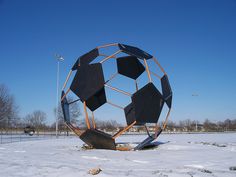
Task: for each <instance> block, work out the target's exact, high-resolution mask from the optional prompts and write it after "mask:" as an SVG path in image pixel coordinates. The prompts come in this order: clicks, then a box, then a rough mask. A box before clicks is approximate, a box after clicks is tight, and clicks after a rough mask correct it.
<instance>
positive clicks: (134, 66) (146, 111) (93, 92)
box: [61, 43, 172, 150]
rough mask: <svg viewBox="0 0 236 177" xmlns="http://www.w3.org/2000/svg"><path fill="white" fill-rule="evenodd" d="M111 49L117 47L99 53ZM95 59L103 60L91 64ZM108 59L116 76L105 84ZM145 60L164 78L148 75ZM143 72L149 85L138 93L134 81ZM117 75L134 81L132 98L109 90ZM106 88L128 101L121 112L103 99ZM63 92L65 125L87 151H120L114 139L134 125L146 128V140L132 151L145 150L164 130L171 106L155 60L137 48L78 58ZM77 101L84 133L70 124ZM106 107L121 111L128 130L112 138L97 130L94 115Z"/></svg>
mask: <svg viewBox="0 0 236 177" xmlns="http://www.w3.org/2000/svg"><path fill="white" fill-rule="evenodd" d="M112 46H116V47H118V51H116V52H115V53H113V54H112V55H109V56H108V55H105V54H102V53H100V49H102V48H109V47H112ZM122 52H123V53H125V54H127V56H122V57H117V55H118V54H119V53H122ZM98 56H102V57H104V58H102V60H101V61H100V62H98V63H91V62H92V61H94V60H95V59H96V58H97V57H98ZM110 59H115V60H116V62H117V69H118V72H117V73H115V74H113V75H112V76H111V77H110V78H109V79H108V80H106V81H105V79H104V75H103V68H102V64H103V63H104V62H106V61H108V60H110ZM141 60H143V62H144V65H143V64H142V63H141V62H140V61H141ZM147 60H153V61H154V63H155V64H156V65H157V66H158V67H159V69H160V70H161V72H162V73H163V76H159V75H158V74H156V73H155V72H153V71H151V70H150V69H149V66H148V63H147ZM74 71H76V74H75V77H74V79H73V81H72V84H71V86H70V87H69V88H68V89H67V90H66V91H64V90H65V88H66V86H67V83H68V80H69V78H70V77H71V74H72V72H74ZM143 72H146V73H147V76H148V80H149V83H148V84H146V85H145V86H144V87H142V88H140V89H139V88H138V84H137V78H138V77H139V76H140V75H141V74H142V73H143ZM118 74H121V75H124V76H126V77H129V78H131V79H133V80H134V81H135V86H136V92H135V93H133V94H131V93H128V92H126V91H123V90H121V89H118V88H115V87H112V86H111V85H109V84H108V83H109V82H110V81H111V80H112V79H114V78H115V77H116V76H117V75H118ZM151 76H155V77H157V78H158V79H159V80H160V82H161V89H162V91H161V92H160V91H159V90H158V89H157V88H156V87H155V85H154V84H153V81H152V77H151ZM105 87H106V88H109V89H112V90H114V91H116V92H119V93H121V94H124V95H127V96H128V97H130V98H131V103H130V104H129V105H127V106H126V107H125V108H123V107H121V106H120V105H117V104H114V103H112V102H111V101H108V100H107V98H106V93H105ZM62 90H63V91H62V94H61V106H62V110H63V115H64V120H65V123H66V125H67V126H68V127H69V128H70V129H71V130H72V131H73V132H74V133H75V134H76V135H78V136H79V137H80V139H81V140H82V141H84V142H85V143H86V144H87V145H89V146H90V147H92V148H96V149H112V150H122V148H121V147H118V146H117V144H116V143H115V139H116V138H117V137H119V136H120V135H121V134H123V133H124V132H125V131H127V130H129V129H130V128H131V127H133V126H135V125H142V126H145V128H146V130H147V134H148V137H147V138H146V139H145V140H143V141H142V142H141V143H140V144H139V145H138V146H136V147H135V148H134V150H140V149H143V148H144V147H145V146H147V145H148V144H149V143H151V142H152V141H153V140H155V139H156V138H157V137H158V136H159V135H160V134H161V132H162V131H163V130H164V129H165V127H166V125H167V121H168V117H169V115H170V111H171V105H172V90H171V87H170V84H169V80H168V76H167V74H166V72H165V71H164V69H163V68H162V66H161V65H160V63H159V62H158V61H157V59H156V58H155V57H153V56H152V55H150V54H148V53H146V52H144V51H143V50H141V49H139V48H137V47H133V46H129V45H124V44H119V43H113V44H107V45H103V46H99V47H96V48H95V49H93V50H91V51H90V52H88V53H86V54H84V55H83V56H81V57H79V58H78V59H77V61H76V62H75V64H74V65H73V67H72V68H71V70H70V72H69V74H68V76H67V78H66V81H65V83H64V85H63V89H62ZM70 91H72V92H73V93H74V94H75V95H77V96H78V99H77V100H74V101H72V102H68V101H67V98H66V96H67V94H68V93H69V92H70ZM77 101H81V102H82V103H83V108H84V112H85V122H86V126H87V129H86V130H81V129H80V128H78V127H75V126H73V125H72V124H71V122H70V115H69V105H70V104H73V103H75V102H77ZM105 103H108V104H110V105H111V106H114V107H116V108H118V109H123V110H124V113H125V117H126V122H127V126H126V127H124V128H122V129H121V130H119V131H118V132H117V133H115V134H114V135H110V134H107V133H105V132H102V131H100V130H98V129H97V127H96V123H95V120H94V113H93V111H95V110H96V109H98V108H99V107H100V106H102V105H103V104H105ZM164 104H166V105H167V107H168V112H167V115H166V118H165V121H164V122H163V124H162V125H161V126H158V124H157V122H158V119H159V117H160V114H161V111H162V108H163V105H164ZM87 108H89V109H90V110H91V112H92V119H91V120H89V116H88V111H87ZM147 123H154V124H155V133H154V134H150V132H149V130H148V128H147V127H146V124H147ZM123 150H124V149H123Z"/></svg>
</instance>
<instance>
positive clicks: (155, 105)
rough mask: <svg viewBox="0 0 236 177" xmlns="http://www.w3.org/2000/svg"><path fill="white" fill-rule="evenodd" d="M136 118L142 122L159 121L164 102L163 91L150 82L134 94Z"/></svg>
mask: <svg viewBox="0 0 236 177" xmlns="http://www.w3.org/2000/svg"><path fill="white" fill-rule="evenodd" d="M132 102H133V105H134V109H135V118H136V120H137V122H141V123H157V121H158V119H159V117H160V114H161V110H162V107H163V104H164V100H163V98H162V95H161V93H160V92H159V91H158V90H157V88H156V87H155V86H154V85H153V83H148V84H147V85H145V86H144V87H143V88H141V89H140V90H138V91H137V92H136V93H134V94H133V96H132Z"/></svg>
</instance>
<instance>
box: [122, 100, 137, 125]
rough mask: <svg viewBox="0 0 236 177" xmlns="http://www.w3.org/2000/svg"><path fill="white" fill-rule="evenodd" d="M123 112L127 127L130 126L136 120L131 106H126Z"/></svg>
mask: <svg viewBox="0 0 236 177" xmlns="http://www.w3.org/2000/svg"><path fill="white" fill-rule="evenodd" d="M124 111H125V118H126V123H127V125H130V124H132V123H133V122H134V121H135V120H136V119H135V111H134V107H133V104H132V103H130V104H129V105H128V106H126V107H125V109H124Z"/></svg>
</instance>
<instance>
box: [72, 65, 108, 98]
mask: <svg viewBox="0 0 236 177" xmlns="http://www.w3.org/2000/svg"><path fill="white" fill-rule="evenodd" d="M103 87H104V76H103V70H102V64H100V63H95V64H89V65H82V66H80V67H79V68H78V69H77V72H76V75H75V77H74V79H73V81H72V84H71V86H70V89H71V91H72V92H74V93H75V94H76V95H77V96H78V97H79V98H80V99H81V101H82V102H83V101H87V100H88V99H89V98H91V97H92V96H94V95H95V94H96V93H98V92H99V91H100V90H101V89H103Z"/></svg>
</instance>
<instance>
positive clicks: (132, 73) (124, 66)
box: [116, 56, 145, 80]
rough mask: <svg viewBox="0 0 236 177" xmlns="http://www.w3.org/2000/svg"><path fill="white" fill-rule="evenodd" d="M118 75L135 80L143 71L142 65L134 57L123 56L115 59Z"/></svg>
mask: <svg viewBox="0 0 236 177" xmlns="http://www.w3.org/2000/svg"><path fill="white" fill-rule="evenodd" d="M116 61H117V68H118V73H120V74H122V75H124V76H127V77H130V78H132V79H135V80H136V79H137V78H138V77H139V76H140V75H141V74H142V73H143V72H144V71H145V68H144V66H143V64H142V63H141V62H140V61H139V60H138V59H137V57H135V56H125V57H119V58H117V60H116Z"/></svg>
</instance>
